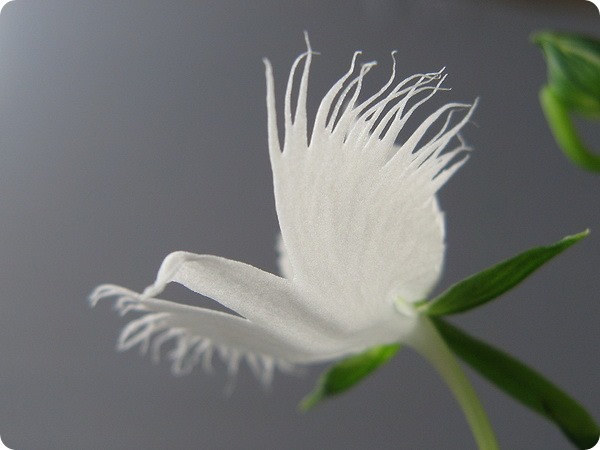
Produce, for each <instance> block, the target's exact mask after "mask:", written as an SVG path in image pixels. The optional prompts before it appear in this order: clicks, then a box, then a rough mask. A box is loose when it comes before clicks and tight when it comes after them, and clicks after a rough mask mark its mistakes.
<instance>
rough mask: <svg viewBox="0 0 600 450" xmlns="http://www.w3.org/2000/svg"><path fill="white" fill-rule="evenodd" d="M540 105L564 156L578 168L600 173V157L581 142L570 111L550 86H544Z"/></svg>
mask: <svg viewBox="0 0 600 450" xmlns="http://www.w3.org/2000/svg"><path fill="white" fill-rule="evenodd" d="M540 103H541V104H542V109H543V110H544V114H545V115H546V120H547V121H548V124H549V125H550V129H551V130H552V133H553V134H554V139H556V142H557V143H558V145H559V146H560V147H561V148H562V150H563V152H564V154H565V155H566V156H567V157H568V158H569V159H570V160H571V161H573V162H574V163H575V164H577V165H578V166H580V167H582V168H584V169H587V170H590V171H593V172H600V156H597V155H595V154H593V153H592V152H591V151H589V150H588V149H587V147H586V146H585V144H584V143H583V142H582V141H581V139H580V138H579V134H578V133H577V130H576V129H575V125H574V124H573V120H572V119H571V117H570V115H569V110H568V109H567V107H566V106H565V105H564V104H563V102H562V101H561V100H560V98H558V96H557V95H556V94H555V93H554V91H553V90H552V88H551V87H550V86H544V87H543V88H542V90H541V91H540Z"/></svg>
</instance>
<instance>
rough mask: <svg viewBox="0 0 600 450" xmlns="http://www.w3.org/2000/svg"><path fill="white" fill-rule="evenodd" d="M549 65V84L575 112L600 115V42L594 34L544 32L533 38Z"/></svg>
mask: <svg viewBox="0 0 600 450" xmlns="http://www.w3.org/2000/svg"><path fill="white" fill-rule="evenodd" d="M532 40H533V41H534V42H535V43H536V44H537V45H538V46H540V47H541V49H542V51H543V52H544V56H545V58H546V64H547V66H548V83H549V84H550V86H552V89H553V90H555V92H556V95H557V96H558V97H559V98H560V100H561V102H562V103H563V104H564V105H565V106H566V107H568V109H570V110H572V111H577V112H579V113H581V114H584V115H588V116H596V117H598V116H600V41H598V40H596V39H593V38H591V37H587V36H583V35H578V34H566V33H553V32H541V33H537V34H535V35H534V36H533V37H532Z"/></svg>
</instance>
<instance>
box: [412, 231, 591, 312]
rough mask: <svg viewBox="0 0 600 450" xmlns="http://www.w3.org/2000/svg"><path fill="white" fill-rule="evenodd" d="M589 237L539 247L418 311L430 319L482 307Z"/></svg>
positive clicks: (461, 284) (472, 278)
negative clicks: (430, 317)
mask: <svg viewBox="0 0 600 450" xmlns="http://www.w3.org/2000/svg"><path fill="white" fill-rule="evenodd" d="M588 234H589V230H586V231H583V232H581V233H578V234H575V235H573V236H567V237H565V238H564V239H562V240H560V241H559V242H557V243H555V244H552V245H549V246H546V247H536V248H532V249H531V250H527V251H526V252H523V253H521V254H520V255H517V256H515V257H513V258H511V259H508V260H506V261H504V262H501V263H500V264H497V265H495V266H492V267H490V268H489V269H486V270H484V271H483V272H480V273H478V274H476V275H472V276H470V277H468V278H466V279H464V280H463V281H460V282H459V283H457V284H455V285H453V286H452V287H450V289H448V290H447V291H445V292H443V293H442V294H441V295H439V296H438V297H437V298H435V299H433V300H432V301H431V302H428V303H425V304H422V305H421V306H420V307H418V309H419V310H421V311H423V312H424V313H425V314H427V315H429V316H445V315H449V314H455V313H460V312H463V311H467V310H469V309H473V308H475V307H477V306H480V305H482V304H484V303H486V302H489V301H490V300H493V299H495V298H496V297H498V296H500V295H502V294H504V293H505V292H506V291H508V290H509V289H511V288H513V287H515V286H516V285H517V284H519V283H520V282H521V281H523V280H524V279H525V278H527V277H528V276H529V275H530V274H531V273H533V272H534V271H535V270H536V269H538V268H539V267H540V266H542V265H543V264H544V263H546V262H547V261H549V260H550V259H552V258H554V257H555V256H556V255H558V254H559V253H561V252H563V251H564V250H566V249H567V248H569V247H570V246H571V245H573V244H574V243H576V242H578V241H579V240H581V239H583V238H584V237H585V236H587V235H588Z"/></svg>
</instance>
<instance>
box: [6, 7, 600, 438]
mask: <svg viewBox="0 0 600 450" xmlns="http://www.w3.org/2000/svg"><path fill="white" fill-rule="evenodd" d="M599 24H600V18H599V16H598V13H597V10H596V9H595V7H594V6H593V5H592V4H591V3H589V2H585V1H583V0H581V1H576V0H572V1H568V2H567V1H562V2H560V1H558V2H557V1H555V2H541V1H538V2H535V1H531V2H525V1H518V0H512V1H509V0H507V1H500V0H498V1H492V0H480V1H475V0H471V1H469V0H447V1H442V0H396V1H392V0H364V1H356V0H354V1H341V0H340V1H330V2H326V1H281V0H278V1H253V2H241V1H231V0H225V1H210V2H209V1H200V0H196V1H175V2H165V1H155V0H143V1H142V0H132V1H118V2H117V1H106V0H104V1H82V0H44V1H34V0H16V1H13V2H11V3H8V4H7V5H6V6H5V7H4V9H3V10H2V13H1V14H0V255H1V256H0V286H1V291H2V294H1V297H0V346H1V347H0V436H1V437H2V440H3V441H4V443H5V444H6V445H7V446H9V447H10V448H16V449H17V450H22V449H26V450H29V449H106V448H110V449H312V448H331V449H334V448H335V449H366V448H377V449H386V448H402V449H469V448H474V444H473V441H472V438H471V435H470V431H469V429H468V427H467V425H466V422H465V420H464V419H463V416H462V413H461V411H460V409H459V408H458V406H457V404H456V403H455V401H454V399H453V398H452V396H451V394H450V393H449V391H448V390H447V388H446V387H445V386H444V385H443V383H442V382H441V381H440V379H439V378H438V377H437V375H436V374H435V373H434V371H433V369H431V368H430V367H429V366H428V365H427V364H426V363H425V362H424V361H423V360H421V359H420V358H419V357H418V356H417V355H415V354H413V353H412V352H410V351H403V352H401V353H400V354H399V355H398V356H397V357H396V358H395V359H394V360H393V361H392V362H391V363H390V364H389V365H388V366H386V367H385V368H383V369H382V370H380V371H379V372H377V373H376V374H375V375H374V376H372V377H371V378H369V379H368V380H366V381H365V382H364V383H363V384H362V385H360V386H359V387H358V388H356V389H354V390H353V391H351V392H350V393H349V394H347V395H344V396H342V397H340V398H339V399H337V400H335V401H331V402H328V403H326V404H323V405H322V406H320V407H318V408H317V409H315V410H314V411H312V412H311V413H309V414H306V415H302V414H299V413H298V412H297V410H296V405H297V403H298V401H299V400H300V399H301V397H302V396H303V395H304V394H305V393H307V392H308V391H309V390H311V389H312V387H313V385H314V382H315V379H316V377H317V375H318V374H319V373H320V371H321V370H322V367H313V368H310V369H309V370H308V371H307V372H306V374H305V375H304V376H300V377H294V376H288V375H283V374H277V375H276V378H275V382H274V384H273V386H272V389H271V390H270V392H266V393H265V392H264V391H263V389H262V388H261V387H260V385H259V383H258V382H257V381H256V380H255V379H254V378H253V376H252V375H251V374H250V371H249V370H248V369H247V368H246V367H244V368H242V370H241V373H240V374H239V376H238V379H237V386H236V389H235V391H234V393H233V395H232V396H231V397H229V398H228V397H226V396H225V395H224V387H225V385H226V377H225V375H224V371H223V370H222V369H223V368H222V366H220V365H219V364H217V370H216V372H215V373H214V374H213V375H206V374H204V373H202V371H201V370H199V369H197V370H195V371H194V372H193V374H192V375H190V376H186V377H181V378H175V377H173V376H171V374H170V372H169V365H168V364H167V363H166V362H164V363H161V364H160V365H158V366H155V365H153V364H152V363H151V362H150V361H149V359H148V358H146V357H140V356H139V355H138V354H137V351H130V352H127V353H121V354H120V353H117V352H115V350H114V348H115V344H116V339H117V336H118V334H119V331H120V329H121V328H122V326H123V325H124V324H125V323H126V322H127V321H126V320H124V319H121V318H119V317H118V316H117V315H116V314H115V313H114V312H113V311H112V310H111V307H110V303H108V302H107V303H104V304H101V305H99V306H98V307H97V308H96V309H95V310H91V309H89V308H88V305H87V302H86V298H87V296H88V294H89V292H90V291H91V290H92V289H93V288H94V287H95V286H96V285H98V284H100V283H104V282H114V283H118V284H121V285H124V286H127V287H130V288H133V289H141V288H143V287H144V286H146V285H147V284H148V283H149V282H151V281H152V280H153V278H154V275H155V273H156V270H157V269H158V266H159V264H160V262H161V261H162V258H163V257H164V256H165V255H166V254H167V253H169V252H171V251H173V250H189V251H194V252H198V253H211V254H217V255H222V256H225V257H229V258H234V259H238V260H241V261H245V262H248V263H251V264H254V265H256V266H258V267H261V268H263V269H266V270H269V271H276V270H277V269H276V266H275V254H274V249H273V247H274V237H275V235H276V233H277V230H278V226H277V219H276V215H275V209H274V202H273V196H272V195H273V194H272V186H271V174H270V168H269V163H268V156H267V149H266V119H265V116H266V108H265V106H264V103H265V102H264V96H265V94H264V79H263V66H262V62H261V58H262V57H263V56H268V57H269V58H270V59H271V61H272V62H273V65H274V68H275V75H276V78H277V89H278V96H279V99H280V100H281V98H282V95H283V89H284V83H285V78H286V76H287V72H288V70H289V66H290V64H291V62H292V60H293V59H294V58H295V57H296V56H297V55H298V54H299V53H300V52H302V51H303V50H304V42H303V38H302V31H303V30H308V31H309V32H310V37H311V40H312V44H313V47H314V48H315V49H316V50H318V51H320V52H321V56H319V57H317V58H316V60H315V62H314V65H313V71H312V73H311V77H312V78H311V87H310V95H309V96H310V101H311V104H310V105H311V107H312V108H314V107H316V105H317V102H318V101H319V99H320V98H321V96H322V95H323V93H324V91H325V90H326V89H327V87H329V86H330V85H331V84H332V83H333V82H334V81H336V80H337V79H338V78H339V77H340V76H341V74H342V73H343V72H344V71H345V70H346V68H347V66H348V63H349V61H350V58H351V55H352V52H353V51H354V50H357V49H360V50H363V51H364V57H363V61H368V60H372V59H376V60H378V61H379V62H380V66H379V67H378V68H377V69H376V70H374V71H372V72H371V74H370V75H369V81H368V82H367V87H366V88H367V89H369V88H370V89H375V87H378V86H379V83H380V82H382V81H383V80H385V79H387V77H388V75H389V70H390V56H389V53H390V51H391V50H393V49H397V50H398V61H399V72H400V76H408V75H410V74H412V73H415V72H418V71H431V70H437V69H439V68H440V67H442V66H447V71H448V73H449V74H450V76H449V79H448V81H447V83H446V84H447V85H448V86H451V87H452V88H453V90H452V91H451V92H449V93H443V94H441V95H440V99H441V100H439V101H443V102H446V101H450V100H454V101H472V100H473V99H474V98H475V97H477V96H480V97H481V105H480V107H479V108H478V110H477V112H476V115H475V122H476V124H477V126H469V127H468V128H467V129H466V131H465V136H466V138H467V140H468V141H469V143H470V144H471V145H473V146H474V147H475V148H476V151H475V152H474V153H472V156H471V159H470V161H469V163H468V164H467V165H466V166H465V167H464V168H463V169H461V171H460V172H459V173H458V174H457V175H456V176H455V177H454V178H453V179H452V180H451V181H450V182H449V183H448V185H447V186H446V187H445V188H444V190H443V192H442V194H441V202H442V207H443V209H444V210H445V211H446V217H447V230H448V232H447V240H448V252H447V264H446V271H445V274H444V278H443V279H442V281H441V284H440V287H439V288H438V289H441V288H443V287H447V286H448V285H449V284H450V283H452V282H455V281H458V280H459V279H461V278H463V277H465V276H467V275H469V274H471V273H474V272H476V271H479V270H481V269H483V268H485V267H487V266H489V265H490V264H492V263H495V262H498V261H500V260H501V259H504V258H507V257H509V256H512V255H514V254H515V253H517V252H519V251H522V250H524V249H526V248H529V247H532V246H536V245H541V244H546V243H550V242H554V241H556V240H558V239H560V238H561V237H563V236H564V235H566V234H572V233H575V232H578V231H581V230H583V229H585V228H587V227H589V228H591V229H592V234H591V235H590V236H589V238H588V239H586V240H585V241H584V242H583V243H580V244H578V245H577V246H575V247H574V248H572V249H570V250H569V251H568V252H566V253H565V254H564V255H562V256H561V257H559V258H558V259H556V260H555V261H553V262H551V263H550V264H549V265H548V266H546V267H544V268H543V269H542V270H541V271H540V272H538V273H536V274H535V275H534V276H533V277H531V278H530V279H529V280H527V282H525V283H524V284H523V285H522V286H520V287H519V288H518V289H516V290H514V291H512V292H511V293H509V294H508V295H506V296H505V297H504V298H502V299H501V300H498V301H496V302H495V303H492V304H489V305H488V306H486V307H485V308H482V309H479V310H476V311H474V312H470V313H467V314H465V315H463V316H460V317H456V318H455V320H454V322H455V323H459V324H461V325H463V326H464V328H466V329H467V330H468V331H470V332H472V333H473V334H475V335H477V336H480V337H483V338H485V339H486V340H487V341H489V342H491V343H494V344H495V345H497V346H499V347H501V348H504V349H506V350H507V351H509V352H511V353H512V354H514V355H516V356H518V357H519V358H521V359H523V360H524V361H526V362H527V363H529V364H530V365H532V366H533V367H535V368H537V369H539V370H540V371H541V372H542V373H544V374H546V375H547V376H548V377H549V378H550V379H551V380H553V381H555V382H556V383H557V384H559V385H560V386H562V387H563V388H564V389H565V390H566V391H567V392H569V393H570V394H572V395H573V396H574V397H575V398H577V399H579V400H580V401H581V402H582V403H583V404H584V405H586V406H587V408H588V409H589V411H590V412H591V413H592V414H593V415H594V416H595V417H596V419H597V420H598V419H599V418H600V392H599V390H598V384H597V380H598V371H599V367H600V364H599V363H600V361H599V360H598V342H599V337H600V333H599V331H598V329H599V327H598V316H599V313H600V306H599V303H598V297H599V295H598V293H599V292H600V276H599V275H600V274H599V272H598V267H599V263H600V208H599V207H598V205H599V204H600V203H599V202H598V197H599V195H598V194H599V192H600V191H599V188H600V176H598V175H595V176H594V175H591V174H589V173H585V172H583V171H581V170H579V169H577V168H575V167H573V166H572V165H570V163H569V162H567V160H566V159H565V158H564V157H563V156H562V153H561V152H560V151H559V149H558V148H557V147H556V145H555V144H554V141H553V139H552V137H551V135H550V132H549V130H548V129H547V127H546V124H545V121H544V119H543V116H542V113H541V111H540V108H539V104H538V100H537V93H538V89H539V88H540V86H541V85H542V84H543V83H544V82H545V78H546V74H545V64H544V62H543V60H542V57H541V55H540V52H539V51H538V49H537V48H535V47H534V46H532V45H531V44H530V43H529V42H528V36H529V35H530V33H531V32H532V31H534V30H539V29H556V30H564V31H579V32H588V33H595V34H596V35H599V34H600V27H599ZM433 107H435V106H429V108H433ZM431 110H433V109H431ZM582 127H583V128H584V131H583V132H584V133H585V134H586V135H587V137H588V141H589V142H590V144H591V145H592V146H593V147H595V148H596V149H600V134H599V132H598V131H599V128H598V126H597V125H596V126H595V127H593V126H590V125H589V124H582ZM399 263H402V262H399ZM169 294H172V295H174V294H177V296H185V295H186V294H185V291H184V289H182V288H178V287H173V288H170V290H169V291H168V293H167V296H169ZM185 298H187V300H188V301H192V302H196V303H197V304H198V303H200V304H205V305H208V304H210V303H209V301H208V300H206V299H201V298H200V299H199V298H197V297H194V296H186V297H185ZM472 375H473V377H472V378H473V380H474V384H475V386H476V389H477V390H478V392H479V393H480V394H481V398H482V401H483V402H484V405H485V406H486V408H487V410H488V412H489V415H490V418H491V421H492V423H493V425H494V426H495V429H496V431H497V433H498V437H499V440H500V443H501V445H502V447H503V448H504V449H568V448H570V446H569V443H568V442H567V441H566V439H565V438H564V437H563V436H562V434H561V433H560V432H559V431H557V430H556V429H555V428H554V427H553V426H552V425H550V424H548V423H547V422H546V421H545V420H544V419H542V418H540V417H538V416H537V415H535V414H534V413H531V412H529V411H528V410H526V409H524V408H522V407H521V406H520V405H518V404H516V403H514V402H513V401H512V400H511V399H509V398H508V397H506V396H504V395H503V394H501V393H499V392H498V391H497V390H496V389H494V388H493V387H491V386H490V385H489V384H488V383H487V382H485V381H483V380H481V379H480V378H478V377H477V376H475V375H474V374H472Z"/></svg>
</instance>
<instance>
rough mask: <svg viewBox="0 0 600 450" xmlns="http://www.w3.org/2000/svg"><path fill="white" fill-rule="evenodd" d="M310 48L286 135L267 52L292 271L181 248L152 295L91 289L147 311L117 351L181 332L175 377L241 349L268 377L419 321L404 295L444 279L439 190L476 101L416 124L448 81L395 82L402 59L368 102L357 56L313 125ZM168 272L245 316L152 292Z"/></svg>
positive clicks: (282, 253) (273, 143)
mask: <svg viewBox="0 0 600 450" xmlns="http://www.w3.org/2000/svg"><path fill="white" fill-rule="evenodd" d="M313 55H314V53H313V52H312V50H311V49H310V45H309V44H308V39H307V52H306V53H304V54H302V55H301V56H300V57H298V58H297V59H296V61H295V62H294V64H293V66H292V70H291V73H290V75H289V80H288V84H287V90H286V95H285V102H284V124H285V133H284V139H283V145H282V143H281V142H280V139H279V135H278V129H277V128H278V126H277V114H276V108H275V93H274V81H273V74H272V68H271V65H270V63H269V62H268V61H267V60H265V67H266V78H267V109H268V131H269V152H270V159H271V166H272V169H273V181H274V189H275V200H276V207H277V215H278V218H279V224H280V228H281V236H280V238H279V240H278V250H279V264H280V268H281V272H282V274H283V277H279V276H276V275H273V274H270V273H266V272H264V271H262V270H259V269H257V268H255V267H252V266H249V265H247V264H244V263H241V262H236V261H231V260H227V259H224V258H220V257H217V256H209V255H196V254H192V253H187V252H175V253H172V254H170V255H169V256H167V258H166V259H165V260H164V262H163V264H162V266H161V267H160V269H159V272H158V275H157V277H156V281H155V282H154V283H153V284H152V285H151V286H149V287H148V288H146V290H145V291H144V292H143V293H141V294H138V293H135V292H133V291H130V290H128V289H125V288H121V287H118V286H113V285H103V286H100V287H98V288H97V289H96V290H95V291H94V292H93V293H92V295H91V301H92V303H93V304H95V303H96V302H97V301H98V300H100V299H102V298H107V297H117V303H116V306H117V309H118V310H119V311H120V312H121V313H122V314H124V313H126V312H128V311H137V312H139V313H141V316H140V317H138V318H137V319H134V320H133V321H132V322H130V323H129V324H128V325H127V326H126V327H125V329H124V330H123V332H122V334H121V337H120V340H119V348H120V349H123V350H125V349H129V348H131V347H134V346H136V345H140V346H141V348H142V350H143V351H144V350H147V349H150V350H151V351H152V354H153V357H154V358H155V359H158V357H159V356H160V349H161V346H162V344H163V343H165V342H166V341H168V340H170V339H173V341H174V342H175V347H174V349H173V350H172V351H171V353H170V356H171V358H172V359H173V370H174V371H175V372H177V373H186V372H189V371H190V370H191V368H192V367H193V366H194V365H195V364H197V363H203V364H204V365H205V366H206V367H209V366H210V361H211V357H212V354H213V352H214V351H215V350H216V351H217V352H218V353H219V354H220V355H221V356H222V357H223V358H224V359H225V360H226V361H227V362H228V364H229V368H230V370H231V371H235V370H236V369H237V367H238V364H239V361H240V360H241V359H242V358H245V359H246V360H247V362H248V363H249V364H250V367H251V368H252V369H253V370H254V371H255V373H256V374H257V375H258V376H259V377H260V378H261V380H262V381H264V382H265V383H268V381H269V380H270V378H271V376H272V373H273V370H274V368H275V367H280V368H283V369H286V368H290V367H292V366H294V365H297V364H310V363H315V362H322V361H326V360H332V359H336V358H340V357H342V356H345V355H349V354H353V353H358V352H361V351H363V350H364V349H366V348H369V347H373V346H376V345H381V344H388V343H392V342H403V341H410V340H411V339H412V338H411V336H413V334H414V333H415V328H418V327H419V324H420V321H419V320H418V318H415V317H412V315H411V314H405V313H402V312H400V311H401V308H398V307H397V304H398V301H399V300H401V301H402V303H403V304H404V305H406V304H410V303H411V302H415V301H417V300H421V299H424V298H425V297H426V296H427V294H428V293H429V291H430V290H431V289H432V287H433V286H434V284H435V283H436V282H437V280H438V278H439V276H440V272H441V269H442V264H443V259H444V251H445V244H444V218H443V214H442V213H441V211H440V209H439V206H438V203H437V200H436V192H437V191H438V189H439V188H440V187H441V186H442V185H443V184H444V183H445V182H446V180H447V179H448V178H449V177H450V176H451V175H452V174H453V173H454V172H455V171H456V169H457V168H458V167H460V165H462V163H464V161H465V160H466V157H463V158H460V157H458V158H457V155H459V154H462V153H463V152H464V151H465V150H467V148H466V147H465V145H464V144H463V142H462V140H461V139H460V136H459V132H460V130H461V128H462V127H463V126H464V125H465V124H466V123H467V122H468V121H469V119H470V116H471V112H472V110H473V107H472V106H471V105H467V104H459V103H452V104H448V105H446V106H443V107H441V108H440V109H438V110H437V111H435V112H434V113H433V114H431V115H430V116H429V117H427V118H426V119H425V120H424V121H423V122H422V123H420V124H417V125H412V124H411V121H410V120H409V119H410V117H411V115H412V114H413V113H414V112H415V110H416V109H417V108H418V107H420V106H421V105H423V104H424V103H425V102H426V101H427V100H428V99H429V98H431V97H432V96H433V95H434V94H435V93H436V92H439V91H440V90H443V89H442V88H441V87H440V85H441V83H442V81H443V80H444V76H443V75H442V74H441V72H435V73H427V74H418V75H414V76H411V77H409V78H407V79H405V80H403V81H401V82H397V81H396V80H395V75H396V74H395V61H394V69H393V70H392V75H391V77H390V79H389V81H388V82H387V83H386V84H385V85H384V86H382V87H381V89H380V90H379V91H378V92H376V93H375V94H374V95H372V96H371V97H369V98H366V99H364V100H362V99H359V98H360V97H361V95H360V91H361V87H362V84H363V78H364V77H365V75H366V74H367V72H368V71H369V70H370V69H371V68H372V67H373V66H374V63H368V64H364V65H362V66H361V67H359V68H357V67H356V60H357V58H358V53H357V54H355V55H354V58H353V59H352V64H351V67H350V69H349V70H348V72H347V73H346V74H345V75H344V76H343V77H342V78H341V79H340V80H339V81H338V82H337V83H335V84H334V85H333V87H332V88H331V89H330V90H329V92H327V94H326V95H325V97H324V98H323V100H322V101H321V104H320V106H319V108H318V111H317V113H316V116H315V118H314V125H313V127H312V131H310V130H309V127H308V123H309V120H308V117H307V112H306V99H307V95H308V77H309V70H310V65H311V62H312V59H313ZM300 69H301V70H300ZM296 72H301V73H299V74H296ZM296 75H298V77H296ZM296 78H299V82H298V80H296ZM293 104H294V105H295V106H294V107H293V106H292V105H293ZM456 112H461V113H460V114H456ZM413 120H414V119H413ZM311 122H312V121H311ZM410 127H412V130H411V128H410ZM407 130H408V131H407ZM399 134H401V135H402V142H398V135H399ZM453 141H455V144H454V147H453V146H452V142H453ZM170 282H177V283H180V284H182V285H184V286H186V287H187V288H188V289H191V290H192V291H195V292H197V293H199V294H202V295H205V296H207V297H210V298H212V299H214V300H215V301H217V302H219V303H221V304H222V305H224V306H226V307H227V308H229V309H231V310H232V311H235V312H236V313H237V314H239V316H235V315H233V314H227V313H221V312H215V311H212V310H208V309H205V308H199V307H193V306H187V305H182V304H179V303H175V302H170V301H166V300H159V299H158V298H156V297H157V296H158V295H160V293H161V292H162V291H163V289H164V288H165V286H166V285H167V284H168V283H170ZM409 309H410V308H409Z"/></svg>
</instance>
